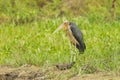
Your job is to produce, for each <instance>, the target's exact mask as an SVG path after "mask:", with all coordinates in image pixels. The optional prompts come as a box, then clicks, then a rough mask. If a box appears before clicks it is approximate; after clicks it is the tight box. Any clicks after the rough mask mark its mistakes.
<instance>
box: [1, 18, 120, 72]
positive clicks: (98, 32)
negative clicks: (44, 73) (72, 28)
mask: <svg viewBox="0 0 120 80" xmlns="http://www.w3.org/2000/svg"><path fill="white" fill-rule="evenodd" d="M68 20H70V21H73V22H74V23H76V24H77V25H78V26H79V28H80V29H81V31H82V32H83V35H84V39H85V43H86V47H87V48H86V50H85V53H84V54H79V55H77V63H76V65H75V66H74V68H73V70H75V71H79V69H80V68H82V67H84V66H86V65H87V66H91V67H94V68H95V69H99V70H104V71H119V72H120V23H119V21H113V22H107V21H106V22H104V21H103V22H101V23H99V22H98V21H96V22H95V21H94V22H90V20H89V19H87V18H83V17H81V18H73V19H68ZM62 22H63V20H62V19H48V20H43V21H37V22H33V23H30V24H23V25H17V26H16V25H14V24H13V23H11V24H2V25H0V64H1V65H14V66H21V65H24V64H33V65H37V66H46V65H47V66H51V65H55V64H57V63H68V62H69V59H70V48H69V40H68V38H67V37H66V34H65V32H64V31H62V30H61V31H60V32H58V33H57V34H54V35H53V34H52V32H53V31H54V30H55V29H56V28H57V27H58V26H59V25H60V24H61V23H62ZM90 70H91V68H90ZM89 72H90V71H89Z"/></svg>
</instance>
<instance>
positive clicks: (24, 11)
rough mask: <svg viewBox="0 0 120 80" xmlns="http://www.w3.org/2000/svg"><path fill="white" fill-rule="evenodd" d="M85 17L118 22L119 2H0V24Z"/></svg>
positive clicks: (70, 0) (8, 0) (106, 0)
mask: <svg viewBox="0 0 120 80" xmlns="http://www.w3.org/2000/svg"><path fill="white" fill-rule="evenodd" d="M81 16H82V17H87V18H88V19H90V20H91V21H92V20H111V19H113V18H114V19H115V20H120V1H119V0H0V24H2V23H4V22H7V23H14V24H24V23H30V22H33V21H36V20H41V19H48V18H61V17H66V18H70V17H71V18H73V17H81Z"/></svg>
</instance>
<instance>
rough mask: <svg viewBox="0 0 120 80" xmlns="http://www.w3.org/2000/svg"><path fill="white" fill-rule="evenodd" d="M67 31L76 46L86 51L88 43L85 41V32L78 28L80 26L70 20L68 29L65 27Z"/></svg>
mask: <svg viewBox="0 0 120 80" xmlns="http://www.w3.org/2000/svg"><path fill="white" fill-rule="evenodd" d="M65 31H66V34H67V36H68V38H69V40H70V42H71V43H72V44H73V45H74V46H76V48H77V49H78V50H79V51H80V52H84V50H85V49H86V45H85V43H84V39H83V34H82V32H81V31H80V29H79V28H78V26H77V25H76V24H74V23H73V22H69V26H68V28H67V29H65Z"/></svg>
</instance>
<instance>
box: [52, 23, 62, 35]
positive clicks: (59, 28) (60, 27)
mask: <svg viewBox="0 0 120 80" xmlns="http://www.w3.org/2000/svg"><path fill="white" fill-rule="evenodd" d="M63 27H64V26H63V24H61V25H60V26H59V27H58V28H57V29H56V30H55V31H54V32H53V34H55V33H56V32H58V31H59V30H61V29H62V28H63Z"/></svg>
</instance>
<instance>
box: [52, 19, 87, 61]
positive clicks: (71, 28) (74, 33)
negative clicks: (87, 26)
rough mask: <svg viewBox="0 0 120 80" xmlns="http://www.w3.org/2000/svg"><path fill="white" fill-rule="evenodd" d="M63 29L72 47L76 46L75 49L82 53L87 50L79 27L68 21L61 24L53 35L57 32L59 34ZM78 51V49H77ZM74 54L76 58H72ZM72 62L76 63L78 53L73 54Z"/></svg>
mask: <svg viewBox="0 0 120 80" xmlns="http://www.w3.org/2000/svg"><path fill="white" fill-rule="evenodd" d="M62 28H64V30H65V32H66V34H67V36H68V38H69V40H70V43H71V44H72V45H74V46H75V48H77V49H78V50H79V52H80V53H83V52H84V51H85V49H86V45H85V43H84V38H83V34H82V32H81V31H80V29H79V28H78V26H77V25H76V24H75V23H73V22H69V21H66V22H64V23H63V24H61V25H60V26H59V27H58V28H57V29H56V30H55V31H54V32H53V34H55V33H56V32H58V31H59V30H61V29H62ZM72 45H70V49H72V47H71V46H72ZM75 51H76V49H75ZM72 54H74V56H72ZM70 61H74V62H75V61H76V52H75V53H72V52H71V59H70Z"/></svg>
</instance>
